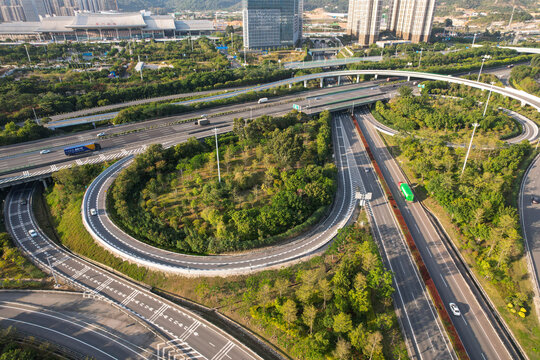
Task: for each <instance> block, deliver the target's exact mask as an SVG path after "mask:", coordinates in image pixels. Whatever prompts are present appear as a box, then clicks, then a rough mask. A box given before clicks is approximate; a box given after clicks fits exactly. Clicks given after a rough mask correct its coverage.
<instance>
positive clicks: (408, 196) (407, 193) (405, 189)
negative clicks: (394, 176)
mask: <svg viewBox="0 0 540 360" xmlns="http://www.w3.org/2000/svg"><path fill="white" fill-rule="evenodd" d="M399 189H400V190H401V193H402V194H403V196H404V197H405V200H407V201H414V194H413V192H412V190H411V188H410V186H409V184H407V183H403V182H401V183H399Z"/></svg>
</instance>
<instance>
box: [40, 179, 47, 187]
mask: <svg viewBox="0 0 540 360" xmlns="http://www.w3.org/2000/svg"><path fill="white" fill-rule="evenodd" d="M41 183H42V184H43V188H44V189H46V188H47V180H45V179H41Z"/></svg>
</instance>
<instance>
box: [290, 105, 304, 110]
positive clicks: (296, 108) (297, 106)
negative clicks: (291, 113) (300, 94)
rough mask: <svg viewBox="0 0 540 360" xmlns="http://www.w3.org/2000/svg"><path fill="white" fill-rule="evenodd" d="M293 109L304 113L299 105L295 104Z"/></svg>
mask: <svg viewBox="0 0 540 360" xmlns="http://www.w3.org/2000/svg"><path fill="white" fill-rule="evenodd" d="M292 108H293V109H294V110H298V111H302V106H300V105H297V104H293V106H292Z"/></svg>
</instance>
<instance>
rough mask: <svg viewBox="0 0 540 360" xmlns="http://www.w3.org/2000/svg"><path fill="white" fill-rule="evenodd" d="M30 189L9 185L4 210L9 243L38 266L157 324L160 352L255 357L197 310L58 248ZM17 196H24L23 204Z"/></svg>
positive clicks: (222, 359) (226, 359)
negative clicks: (37, 214)
mask: <svg viewBox="0 0 540 360" xmlns="http://www.w3.org/2000/svg"><path fill="white" fill-rule="evenodd" d="M32 194H33V185H27V186H21V187H18V188H14V189H12V191H11V192H10V193H9V194H8V197H7V199H6V202H5V212H4V214H5V218H6V226H7V228H8V231H9V232H10V234H11V236H12V237H13V239H14V241H15V243H16V244H17V245H18V246H19V247H20V248H21V249H22V250H23V251H24V252H25V253H26V254H27V255H28V256H30V257H31V258H32V260H33V261H34V262H35V263H37V264H38V265H39V266H41V267H44V268H46V269H53V270H54V273H55V274H56V276H60V277H62V278H63V279H65V280H66V281H67V282H68V283H69V284H71V285H72V286H73V287H76V288H79V289H82V290H84V291H87V292H88V293H90V294H92V296H95V297H100V298H102V299H104V300H108V301H112V302H114V303H115V304H117V305H118V306H120V307H122V308H124V309H126V310H128V311H130V312H131V313H132V314H133V315H135V316H137V317H139V318H140V319H142V320H144V321H145V322H146V323H148V324H150V325H152V326H153V327H154V328H157V329H159V330H160V331H161V332H162V333H163V334H164V335H165V336H166V337H167V338H168V339H169V341H170V343H168V344H166V345H164V346H162V347H160V351H161V352H166V353H165V354H164V355H167V356H168V355H170V356H171V357H172V356H174V355H176V356H177V358H179V359H184V358H201V359H213V360H232V359H234V360H237V359H238V360H243V359H246V360H247V359H259V357H258V356H257V355H255V353H253V352H252V351H250V350H249V349H247V348H246V347H245V346H243V345H242V344H241V343H239V342H238V341H236V340H235V339H234V338H232V337H230V336H229V335H228V334H226V333H224V332H223V331H221V330H220V329H218V328H216V327H215V326H213V325H211V324H209V323H208V322H206V321H204V320H202V319H201V318H199V317H198V316H197V315H195V314H193V313H191V312H189V311H187V310H185V309H183V308H182V307H180V306H178V305H175V304H173V303H171V302H168V301H166V300H164V299H162V298H160V297H158V296H156V295H155V294H153V293H151V292H150V291H148V290H147V289H144V288H142V287H140V286H137V285H135V284H134V283H132V282H130V281H128V280H126V279H123V278H120V277H118V276H116V275H113V274H111V273H109V272H108V271H105V270H103V269H101V268H99V267H97V266H95V265H92V264H90V263H88V262H86V261H84V260H82V259H80V258H78V257H77V256H75V255H73V254H71V253H69V252H67V251H65V250H63V249H62V248H60V247H59V246H58V245H56V244H55V243H54V242H53V241H51V240H50V239H49V238H47V236H46V235H45V234H44V233H43V232H42V231H41V230H40V229H39V227H38V226H37V223H36V221H35V219H34V218H33V214H32V210H31V198H32ZM22 200H26V204H24V203H23V201H22ZM32 229H33V230H35V231H36V232H37V234H36V236H35V237H32V236H30V235H29V231H30V230H32ZM49 264H50V265H49ZM164 349H166V350H164Z"/></svg>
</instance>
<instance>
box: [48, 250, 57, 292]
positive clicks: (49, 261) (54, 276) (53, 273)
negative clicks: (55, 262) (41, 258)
mask: <svg viewBox="0 0 540 360" xmlns="http://www.w3.org/2000/svg"><path fill="white" fill-rule="evenodd" d="M50 258H51V257H50V256H47V263H49V268H50V269H51V273H52V275H53V278H54V287H56V288H57V287H59V286H60V285H59V284H58V280H57V279H56V273H55V272H54V269H53V267H52V265H51V260H50Z"/></svg>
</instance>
